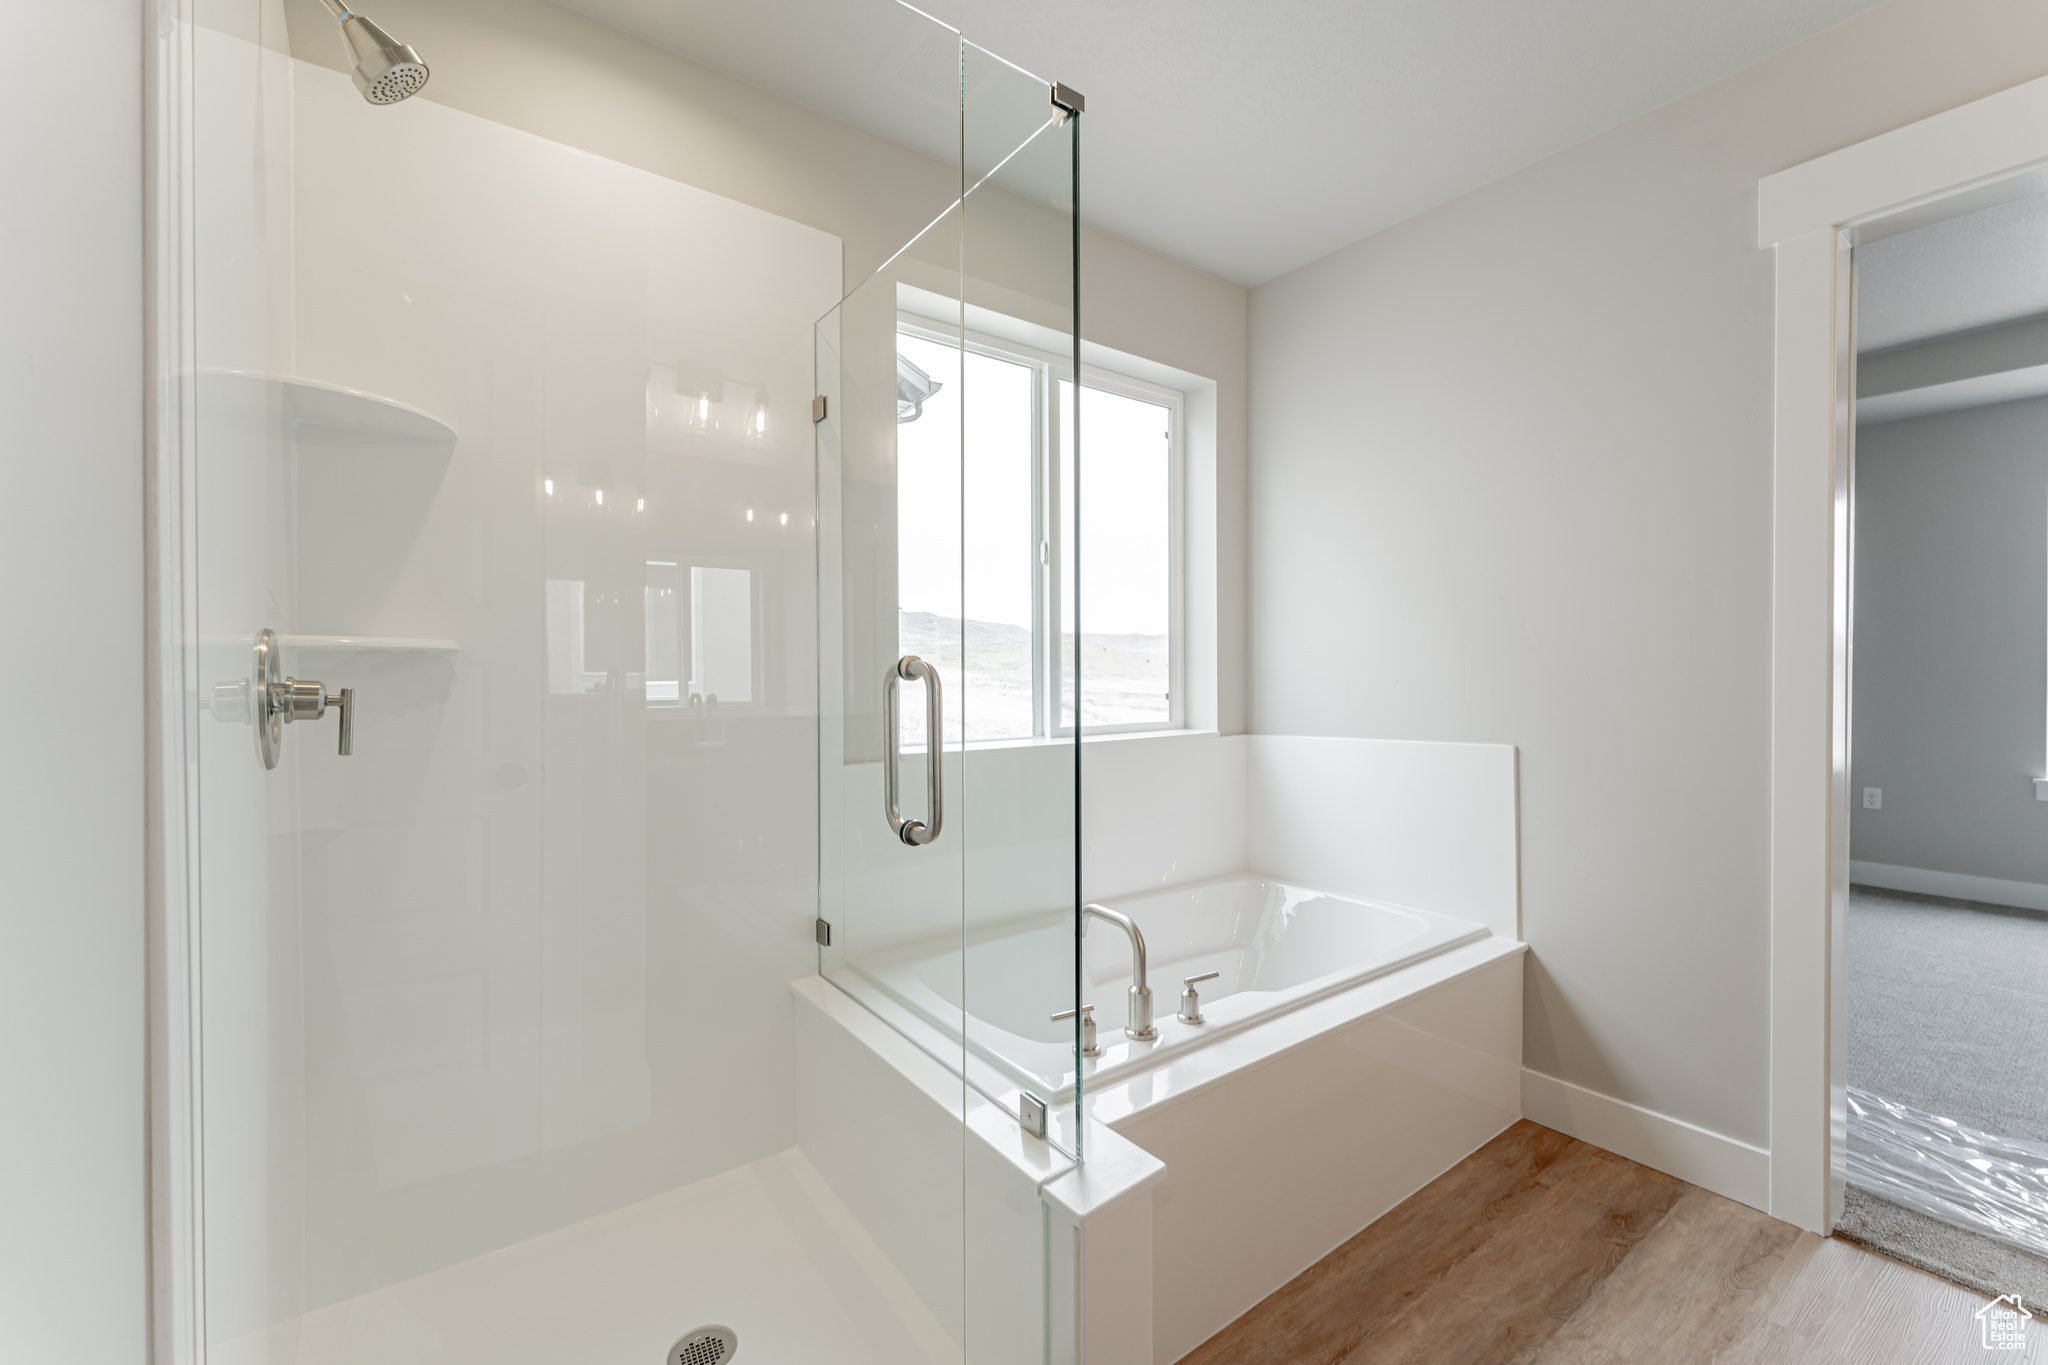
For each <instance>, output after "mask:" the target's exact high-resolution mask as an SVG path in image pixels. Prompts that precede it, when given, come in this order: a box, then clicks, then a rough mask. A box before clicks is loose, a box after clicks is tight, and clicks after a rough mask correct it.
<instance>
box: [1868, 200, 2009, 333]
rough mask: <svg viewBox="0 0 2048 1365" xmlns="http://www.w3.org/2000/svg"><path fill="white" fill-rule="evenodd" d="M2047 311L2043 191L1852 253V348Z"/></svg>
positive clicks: (1871, 244) (1904, 234) (1886, 239)
mask: <svg viewBox="0 0 2048 1365" xmlns="http://www.w3.org/2000/svg"><path fill="white" fill-rule="evenodd" d="M2043 312H2048V194H2037V195H2033V196H2031V197H2029V198H2025V199H2015V200H2013V201H2012V202H2010V203H2005V204H1997V205H1994V206H1993V207H1991V208H1988V209H1979V210H1978V211H1977V212H1975V213H1969V214H1965V215H1963V216H1962V217H1960V218H1951V219H1949V220H1948V221H1946V222H1942V223H1932V224H1929V225H1928V226H1927V227H1924V228H1916V229H1915V230H1914V231H1912V232H1902V233H1900V234H1899V235H1898V236H1896V237H1886V238H1884V239H1882V240H1881V241H1876V242H1871V243H1869V244H1868V245H1866V246H1860V247H1858V248H1857V249H1856V349H1857V350H1858V351H1881V350H1884V349H1885V348H1886V347H1890V346H1903V345H1905V344H1906V343H1907V342H1910V341H1921V340H1924V339H1926V338H1928V337H1935V336H1946V335H1948V334H1949V333H1951V332H1962V331H1968V330H1969V329H1971V328H1975V327H1987V326H1990V325H1991V324H1993V323H1999V322H2010V321H2012V320H2014V319H2016V318H2023V317H2031V316H2033V315H2034V314H2037V313H2043Z"/></svg>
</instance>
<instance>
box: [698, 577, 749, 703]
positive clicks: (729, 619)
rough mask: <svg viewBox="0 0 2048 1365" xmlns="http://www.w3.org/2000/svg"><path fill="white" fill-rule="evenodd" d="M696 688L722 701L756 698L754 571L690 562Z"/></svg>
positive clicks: (701, 692) (704, 695)
mask: <svg viewBox="0 0 2048 1365" xmlns="http://www.w3.org/2000/svg"><path fill="white" fill-rule="evenodd" d="M690 691H691V693H692V694H694V695H696V696H700V697H703V698H704V699H705V700H706V701H707V702H708V701H710V700H711V699H712V698H713V697H716V698H717V699H718V701H719V703H720V704H721V705H727V706H730V705H731V704H733V703H734V702H748V701H752V700H753V699H754V575H753V573H752V572H751V571H749V570H747V569H714V568H705V567H703V566H702V565H692V566H691V568H690Z"/></svg>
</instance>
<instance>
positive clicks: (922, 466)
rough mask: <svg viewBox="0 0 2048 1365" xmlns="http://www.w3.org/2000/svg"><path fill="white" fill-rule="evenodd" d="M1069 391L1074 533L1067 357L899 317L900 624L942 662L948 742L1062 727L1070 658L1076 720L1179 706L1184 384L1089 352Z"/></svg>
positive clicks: (1067, 717)
mask: <svg viewBox="0 0 2048 1365" xmlns="http://www.w3.org/2000/svg"><path fill="white" fill-rule="evenodd" d="M1079 393H1080V398H1079V404H1080V409H1079V410H1080V417H1081V422H1082V426H1081V443H1080V449H1081V469H1080V483H1079V488H1080V497H1081V502H1080V507H1081V517H1080V534H1079V536H1078V538H1077V537H1076V535H1075V526H1074V520H1075V519H1074V514H1073V513H1074V491H1075V489H1076V486H1077V484H1076V478H1075V469H1074V458H1073V456H1074V444H1075V443H1074V441H1073V430H1072V424H1071V422H1069V421H1068V420H1067V419H1066V414H1070V413H1072V412H1073V411H1074V407H1075V386H1074V380H1073V375H1072V370H1071V367H1070V366H1068V365H1067V364H1066V363H1065V362H1064V361H1063V360H1061V359H1060V358H1058V357H1056V356H1052V355H1048V354H1045V353H1042V352H1037V351H1034V350H1032V349H1030V348H1027V347H1023V346H1019V345H1013V344H1011V343H1008V342H1004V341H998V340H996V339H993V338H989V337H983V336H979V335H975V334H972V333H970V334H969V335H968V337H967V339H966V345H965V346H964V347H963V346H961V345H960V344H959V343H958V342H956V341H955V340H954V339H953V338H952V336H951V335H950V334H949V333H948V331H947V330H946V329H945V328H943V327H942V326H938V325H934V324H932V323H928V322H924V321H921V320H918V319H913V318H909V317H906V318H904V319H903V320H902V323H901V325H900V327H899V331H898V335H897V428H896V435H897V442H896V478H897V483H896V513H897V527H896V529H897V540H896V544H897V575H896V577H897V629H898V643H899V647H900V650H901V652H903V653H906V654H917V655H919V656H921V657H923V658H926V659H929V660H931V661H932V663H933V664H934V665H935V666H937V668H938V669H939V673H940V676H941V678H942V679H943V680H944V684H945V716H944V725H945V731H946V739H947V741H948V742H949V743H957V742H959V741H960V740H961V739H963V738H964V739H965V740H967V741H969V742H978V741H984V740H1015V739H1028V738H1032V737H1034V736H1040V735H1055V734H1071V733H1072V732H1073V729H1074V723H1075V716H1074V704H1073V698H1074V673H1075V668H1076V666H1077V665H1078V667H1079V669H1080V678H1081V698H1082V706H1081V716H1080V721H1081V725H1082V728H1083V729H1084V730H1085V731H1086V732H1088V733H1100V732H1102V731H1106V730H1133V729H1158V728H1165V727H1170V726H1174V725H1177V724H1179V723H1180V712H1179V709H1178V708H1177V706H1176V705H1175V699H1174V692H1175V681H1176V678H1177V676H1178V669H1179V646H1180V641H1179V630H1178V624H1177V622H1178V613H1179V609H1180V583H1179V578H1180V575H1179V562H1178V556H1179V552H1180V546H1179V536H1178V529H1177V528H1178V526H1179V515H1178V506H1179V497H1180V472H1179V471H1180V465H1179V442H1180V439H1181V438H1180V417H1181V395H1180V394H1179V393H1178V392H1176V391H1174V390H1172V389H1167V388H1162V387H1160V386H1157V385H1153V384H1148V383H1145V382H1142V381H1140V380H1136V379H1132V378H1129V377H1126V376H1121V375H1115V374H1110V373H1107V372H1104V371H1098V370H1095V369H1093V368H1091V367H1087V366H1084V367H1083V368H1082V371H1081V376H1080V390H1079ZM963 532H964V534H963ZM1077 550H1078V551H1079V556H1080V559H1079V565H1080V572H1079V574H1078V578H1079V581H1080V594H1079V601H1078V603H1077V602H1076V601H1075V593H1074V591H1073V585H1074V583H1075V581H1076V577H1077V575H1076V570H1075V553H1076V551H1077ZM1077 607H1078V611H1077ZM1077 624H1078V626H1079V635H1078V638H1077V637H1076V631H1075V627H1076V625H1077ZM1055 698H1057V701H1056V702H1055ZM924 738H925V736H924V717H923V712H922V708H921V707H917V706H914V705H913V706H906V707H905V708H904V712H903V743H904V745H905V747H909V748H915V747H921V746H922V745H923V743H924Z"/></svg>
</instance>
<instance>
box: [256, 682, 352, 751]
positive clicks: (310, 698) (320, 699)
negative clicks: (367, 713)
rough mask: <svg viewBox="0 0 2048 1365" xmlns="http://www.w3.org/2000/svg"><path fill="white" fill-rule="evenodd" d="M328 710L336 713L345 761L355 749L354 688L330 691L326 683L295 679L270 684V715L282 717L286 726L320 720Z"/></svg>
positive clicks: (341, 749)
mask: <svg viewBox="0 0 2048 1365" xmlns="http://www.w3.org/2000/svg"><path fill="white" fill-rule="evenodd" d="M330 707H331V708H333V709H334V710H335V711H336V712H338V713H339V714H338V717H337V718H338V720H339V721H340V724H341V747H340V753H341V756H342V757H343V758H347V757H348V756H349V755H351V754H353V753H354V752H355V748H356V690H355V689H354V688H353V687H344V688H342V689H341V690H340V691H339V692H329V691H328V690H327V684H326V683H323V682H300V681H299V680H298V679H297V678H286V679H284V680H283V681H282V682H274V683H272V684H270V711H271V714H272V715H275V716H280V717H282V718H283V720H284V723H285V724H286V725H290V724H292V723H293V722H295V721H301V720H319V719H320V718H321V717H322V716H324V715H326V714H327V712H328V709H329V708H330Z"/></svg>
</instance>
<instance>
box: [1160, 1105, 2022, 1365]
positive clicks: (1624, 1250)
mask: <svg viewBox="0 0 2048 1365" xmlns="http://www.w3.org/2000/svg"><path fill="white" fill-rule="evenodd" d="M1983 1306H1984V1300H1983V1299H1982V1298H1981V1297H1980V1296H1978V1295H1976V1294H1973V1293H1971V1292H1970V1291H1968V1290H1966V1289H1962V1288H1959V1287H1957V1286H1955V1285H1952V1284H1950V1283H1948V1282H1947V1281H1946V1280H1941V1279H1937V1278H1935V1277H1934V1276H1932V1275H1927V1274H1924V1273H1922V1272H1921V1271H1918V1270H1914V1269H1912V1268H1911V1267H1908V1266H1905V1265H1901V1264H1899V1263H1898V1262H1896V1261H1893V1260H1889V1259H1887V1258H1886V1257H1883V1256H1879V1255H1876V1254H1875V1253H1873V1252H1869V1251H1865V1250H1863V1249H1862V1248H1860V1247H1857V1246H1854V1245H1852V1244H1850V1243H1848V1242H1844V1241H1840V1240H1837V1239H1831V1238H1821V1237H1816V1236H1814V1235H1813V1234H1812V1233H1810V1232H1801V1231H1799V1230H1798V1229H1797V1228H1794V1227H1792V1226H1791V1225H1790V1224H1787V1223H1780V1222H1778V1221H1776V1220H1775V1219H1772V1218H1768V1217H1766V1216H1764V1215H1763V1214H1761V1213H1758V1212H1756V1211H1755V1210H1754V1209H1750V1208H1746V1207H1744V1206H1743V1205H1741V1204H1737V1203H1734V1202H1733V1201H1731V1200H1727V1199H1723V1198H1721V1197H1720V1196H1719V1195H1714V1194H1709V1193H1707V1191H1705V1190H1702V1189H1700V1188H1698V1187H1697V1186H1694V1185H1688V1184H1686V1183H1685V1182H1684V1181H1682V1180H1676V1179H1673V1178H1672V1177H1671V1176H1668V1175H1664V1174H1662V1173H1660V1172H1657V1171H1653V1170H1650V1169H1649V1168H1648V1167H1645V1166H1638V1165H1636V1164H1635V1163H1634V1162H1632V1161H1625V1160H1623V1159H1622V1158H1621V1157H1618V1156H1615V1155H1613V1154H1612V1153H1609V1152H1604V1151H1601V1150H1600V1149H1599V1148H1597V1147H1589V1146H1587V1145H1586V1144H1585V1143H1583V1142H1579V1141H1577V1140H1576V1139H1573V1138H1568V1137H1565V1136H1564V1135H1563V1134H1561V1133H1555V1132H1552V1131H1551V1130H1550V1129H1548V1128H1541V1127H1538V1126H1537V1125H1536V1124H1533V1123H1528V1122H1522V1123H1518V1124H1516V1125H1515V1126H1514V1127H1512V1128H1510V1129H1508V1131H1507V1132H1505V1133H1502V1134H1501V1135H1500V1136H1499V1137H1497V1138H1495V1139H1494V1140H1493V1141H1492V1142H1490V1143H1488V1144H1487V1145H1486V1146H1485V1147H1483V1148H1481V1149H1480V1150H1479V1151H1478V1152H1475V1153H1473V1155H1472V1156H1470V1157H1469V1158H1467V1159H1466V1160H1465V1161H1463V1162H1461V1163H1459V1164H1458V1165H1457V1166H1455V1167H1454V1168H1452V1169H1451V1170H1450V1171H1449V1172H1447V1173H1446V1174H1444V1175H1443V1176H1442V1177H1441V1178H1440V1179H1438V1180H1437V1181H1435V1182H1434V1183H1433V1184H1431V1185H1430V1186H1429V1187H1428V1188H1426V1189H1424V1190H1423V1191H1422V1192H1421V1193H1419V1194H1417V1195H1416V1196H1415V1197H1414V1198H1412V1199H1410V1200H1408V1201H1407V1202H1406V1203H1404V1204H1402V1205H1401V1206H1400V1207H1398V1208H1396V1209H1395V1210H1393V1212H1391V1213H1389V1214H1387V1216H1386V1217H1384V1218H1382V1219H1380V1220H1379V1221H1378V1222H1377V1223H1374V1224H1373V1225H1372V1226H1371V1227H1369V1228H1367V1229H1366V1230H1365V1231H1364V1232H1361V1233H1359V1234H1358V1236H1356V1237H1354V1238H1352V1239H1351V1240H1350V1241H1349V1242H1346V1243H1345V1244H1344V1245H1343V1246H1341V1247H1339V1248H1337V1250H1335V1251H1333V1252H1331V1253H1330V1254H1329V1255H1328V1256H1326V1257H1324V1258H1323V1259H1322V1260H1321V1261H1319V1262H1317V1263H1316V1264H1315V1265H1313V1266H1311V1267H1309V1268H1308V1269H1307V1270H1305V1271H1303V1272H1302V1273H1301V1274H1300V1275H1298V1276H1296V1277H1295V1279H1294V1280H1292V1281H1291V1282H1289V1283H1288V1284H1286V1285H1284V1286H1283V1287H1282V1288H1281V1289H1280V1290H1279V1291H1278V1292H1276V1293H1274V1294H1273V1295H1272V1296H1271V1297H1270V1298H1268V1299H1266V1300H1265V1301H1264V1302H1263V1303H1260V1304H1259V1305H1258V1306H1256V1307H1255V1308H1253V1309H1252V1310H1251V1311H1250V1312H1248V1313H1246V1314H1245V1315H1244V1316H1243V1317H1241V1318H1239V1319H1238V1320H1237V1321H1236V1322H1234V1323H1232V1324H1231V1325H1230V1326H1228V1327H1226V1328H1224V1329H1223V1331H1221V1332H1219V1333H1217V1334H1216V1335H1215V1336H1213V1337H1211V1338H1210V1339H1209V1340H1208V1341H1206V1342H1204V1343H1203V1344H1202V1345H1201V1346H1200V1347H1198V1348H1197V1349H1196V1350H1195V1351H1194V1352H1193V1353H1191V1354H1189V1355H1188V1356H1186V1357H1184V1358H1183V1359H1182V1361H1181V1365H1255V1363H1256V1365H1337V1362H1339V1361H1342V1362H1344V1365H1395V1363H1396V1362H1401V1363H1403V1365H1405V1363H1406V1362H1456V1363H1457V1365H1493V1363H1494V1362H1510V1361H1512V1362H1526V1363H1527V1365H1567V1363H1569V1365H1653V1363H1654V1365H1665V1362H1669V1365H1705V1362H1710V1361H1713V1362H1730V1363H1731V1365H1734V1363H1737V1362H1739V1365H1776V1363H1777V1362H1788V1363H1790V1362H1797V1363H1798V1365H1830V1363H1832V1362H1844V1363H1845V1365H1846V1363H1847V1362H1854V1363H1855V1365H1879V1363H1880V1362H1882V1363H1884V1365H1889V1363H1890V1362H1900V1365H1909V1363H1910V1365H1934V1362H1943V1361H1978V1362H1985V1361H2029V1362H2033V1361H2048V1329H2044V1328H2039V1327H2034V1326H2030V1328H2029V1333H2028V1336H2027V1347H2026V1349H2025V1350H2024V1351H2012V1350H2007V1351H1997V1352H1991V1351H1986V1350H1984V1349H1983V1347H1982V1345H1981V1344H1980V1339H1979V1325H1978V1322H1977V1320H1976V1317H1975V1314H1976V1312H1977V1310H1978V1309H1979V1308H1982V1307H1983Z"/></svg>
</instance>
